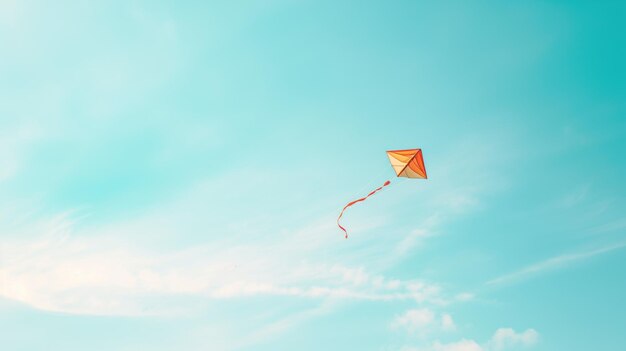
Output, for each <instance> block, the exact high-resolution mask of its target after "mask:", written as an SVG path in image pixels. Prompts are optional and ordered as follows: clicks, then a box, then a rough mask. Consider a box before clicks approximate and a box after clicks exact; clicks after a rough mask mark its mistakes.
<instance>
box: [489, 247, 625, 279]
mask: <svg viewBox="0 0 626 351" xmlns="http://www.w3.org/2000/svg"><path fill="white" fill-rule="evenodd" d="M624 247H626V242H621V243H617V244H613V245H608V246H605V247H602V248H599V249H595V250H589V251H584V252H577V253H570V254H565V255H559V256H555V257H552V258H549V259H547V260H544V261H541V262H538V263H535V264H532V265H530V266H527V267H524V268H522V269H520V270H518V271H515V272H512V273H509V274H505V275H502V276H500V277H497V278H494V279H492V280H490V281H488V282H487V285H490V286H498V285H505V284H512V283H516V282H519V281H522V280H525V279H529V278H531V277H533V276H535V275H539V274H542V273H545V272H548V271H552V270H556V269H561V268H566V267H567V266H569V265H570V264H573V263H575V262H578V261H583V260H586V259H590V258H592V257H594V256H599V255H603V254H606V253H609V252H612V251H615V250H620V249H622V248H624Z"/></svg>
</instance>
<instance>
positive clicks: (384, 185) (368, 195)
mask: <svg viewBox="0 0 626 351" xmlns="http://www.w3.org/2000/svg"><path fill="white" fill-rule="evenodd" d="M389 184H391V182H390V181H386V182H385V184H383V186H381V187H379V188H377V189H376V190H374V191H372V192H371V193H369V194H367V196H366V197H362V198H360V199H357V200H354V201H352V202H349V203H348V204H347V205H346V206H345V207H344V208H343V210H341V213H340V214H339V217H338V218H337V225H338V226H339V229H341V230H343V232H344V233H346V239H348V232H347V231H346V228H344V227H342V226H341V224H339V220H340V219H341V216H343V212H344V211H345V210H346V208H348V207H350V206H352V205H354V204H355V203H357V202H361V201H365V199H367V198H368V197H370V196H372V195H374V194H376V192H378V191H379V190H382V188H384V187H386V186H387V185H389Z"/></svg>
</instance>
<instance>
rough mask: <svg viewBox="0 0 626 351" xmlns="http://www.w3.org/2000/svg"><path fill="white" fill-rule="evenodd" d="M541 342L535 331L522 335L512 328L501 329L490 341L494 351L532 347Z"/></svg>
mask: <svg viewBox="0 0 626 351" xmlns="http://www.w3.org/2000/svg"><path fill="white" fill-rule="evenodd" d="M538 340H539V333H537V331H536V330H534V329H528V330H526V331H524V332H522V333H516V332H515V330H513V329H511V328H500V329H498V330H496V332H495V334H494V335H493V337H492V338H491V340H490V341H489V349H490V350H493V351H501V350H506V349H507V348H509V347H511V346H532V345H534V344H536V343H537V341H538Z"/></svg>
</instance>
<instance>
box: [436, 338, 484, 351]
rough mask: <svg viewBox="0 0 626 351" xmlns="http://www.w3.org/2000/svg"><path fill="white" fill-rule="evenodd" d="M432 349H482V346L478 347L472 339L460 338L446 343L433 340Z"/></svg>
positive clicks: (463, 350)
mask: <svg viewBox="0 0 626 351" xmlns="http://www.w3.org/2000/svg"><path fill="white" fill-rule="evenodd" d="M431 350H432V351H483V348H482V347H480V345H478V344H477V343H476V342H475V341H474V340H466V339H462V340H460V341H457V342H452V343H448V344H441V343H439V342H435V344H434V345H433V347H432V349H431Z"/></svg>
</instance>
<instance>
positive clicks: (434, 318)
mask: <svg viewBox="0 0 626 351" xmlns="http://www.w3.org/2000/svg"><path fill="white" fill-rule="evenodd" d="M391 327H392V328H394V329H403V330H406V331H407V332H408V333H410V334H415V335H420V336H426V335H428V334H431V333H436V332H441V331H444V332H446V331H453V330H454V329H455V328H456V326H455V324H454V320H453V319H452V316H451V315H450V314H448V313H442V314H438V313H436V312H435V311H433V310H431V309H429V308H416V309H410V310H407V311H405V312H404V313H403V314H401V315H399V316H397V317H396V318H395V319H394V320H393V322H392V323H391Z"/></svg>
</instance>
